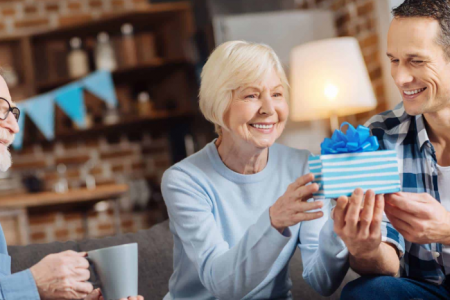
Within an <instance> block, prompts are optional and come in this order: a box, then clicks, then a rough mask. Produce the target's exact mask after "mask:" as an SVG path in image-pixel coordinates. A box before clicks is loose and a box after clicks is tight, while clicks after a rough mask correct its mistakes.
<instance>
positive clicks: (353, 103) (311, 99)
mask: <svg viewBox="0 0 450 300" xmlns="http://www.w3.org/2000/svg"><path fill="white" fill-rule="evenodd" d="M290 75H291V78H290V79H291V120H292V121H297V122H298V121H308V120H316V119H324V118H329V119H330V121H331V129H332V132H334V130H335V129H338V128H339V124H338V117H342V116H346V115H354V114H357V113H362V112H366V111H370V110H372V109H374V108H375V107H376V106H377V100H376V98H375V95H374V93H373V89H372V85H371V81H370V78H369V74H368V72H367V68H366V65H365V63H364V59H363V56H362V53H361V50H360V48H359V44H358V41H357V40H356V39H355V38H352V37H343V38H332V39H326V40H320V41H315V42H310V43H306V44H303V45H300V46H297V47H295V48H293V49H292V51H291V69H290Z"/></svg>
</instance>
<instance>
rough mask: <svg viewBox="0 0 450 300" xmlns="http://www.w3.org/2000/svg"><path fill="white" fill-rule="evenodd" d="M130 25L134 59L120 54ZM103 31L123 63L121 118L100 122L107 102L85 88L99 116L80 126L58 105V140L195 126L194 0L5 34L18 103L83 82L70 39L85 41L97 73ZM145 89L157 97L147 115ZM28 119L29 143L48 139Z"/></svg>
mask: <svg viewBox="0 0 450 300" xmlns="http://www.w3.org/2000/svg"><path fill="white" fill-rule="evenodd" d="M126 23H129V24H132V26H133V28H134V38H135V42H136V47H137V51H138V53H137V60H136V62H135V63H134V64H124V63H123V62H121V60H123V57H124V56H125V55H128V53H121V52H120V51H117V49H119V50H120V49H121V48H120V42H121V38H122V35H121V26H122V25H123V24H126ZM99 32H107V33H108V34H109V36H110V37H111V41H112V43H113V45H114V46H115V49H116V58H117V62H118V68H117V69H116V70H114V71H113V72H112V74H113V79H114V83H115V86H116V94H117V96H118V99H119V115H120V118H119V121H118V122H117V123H115V124H110V125H105V124H104V123H102V117H103V114H104V111H105V104H104V103H103V102H102V101H100V100H99V99H96V98H95V96H93V95H91V94H89V93H88V92H85V103H86V108H87V110H88V111H89V112H90V113H91V114H92V116H93V120H94V123H93V125H92V127H91V128H89V129H85V130H80V129H77V128H75V126H74V124H73V123H72V122H71V121H70V119H69V118H68V117H67V116H66V115H65V114H64V113H63V112H62V111H61V110H60V109H58V108H57V109H56V114H55V140H58V139H74V138H79V139H85V138H89V137H90V136H95V135H99V134H108V133H113V134H116V135H117V134H119V133H120V132H121V131H126V130H134V129H135V128H140V129H141V130H142V129H144V130H145V129H146V128H147V129H150V128H156V129H157V130H161V131H164V130H167V132H170V131H171V130H172V131H173V128H175V127H177V128H185V127H186V126H189V123H190V122H191V121H192V118H193V116H194V114H195V111H196V101H195V99H196V93H197V90H198V83H197V80H196V75H195V68H194V65H195V63H196V62H195V53H194V50H193V49H194V47H193V46H192V37H193V35H194V23H193V19H192V12H191V6H190V4H189V3H188V2H172V3H160V4H149V5H146V6H143V7H142V8H138V9H134V10H130V11H124V12H123V13H114V14H111V15H106V16H102V17H100V18H98V19H97V20H94V21H91V22H86V23H81V24H77V25H70V26H64V27H59V28H57V29H53V30H46V31H36V32H34V33H32V34H26V35H15V36H3V37H1V38H0V66H2V67H3V68H4V69H5V70H4V71H5V72H4V74H5V75H6V76H8V75H11V70H13V71H12V79H10V82H8V85H9V86H10V91H11V95H12V97H13V100H14V101H16V102H20V100H23V99H27V98H29V97H32V96H36V95H39V94H42V93H45V92H48V91H50V90H53V89H56V88H58V87H61V86H63V85H65V84H68V83H70V82H71V81H73V80H76V79H79V78H70V77H69V72H68V67H67V56H68V53H69V51H70V49H69V40H70V39H71V38H72V37H75V36H76V37H79V38H81V39H82V41H83V49H84V50H85V51H86V52H87V54H88V57H89V67H90V70H91V71H95V63H94V60H95V59H94V52H95V41H96V37H97V34H98V33H99ZM117 45H119V47H116V46H117ZM143 51H144V53H143ZM6 72H9V74H6ZM4 77H5V76H4ZM10 77H11V76H10ZM141 91H145V92H148V93H149V95H150V96H151V100H152V105H153V110H152V112H151V113H146V114H142V113H140V112H139V109H138V108H137V107H138V101H137V94H138V93H139V92H141ZM25 122H26V126H25V128H26V130H25V139H24V145H27V144H32V143H36V142H39V143H48V142H47V141H45V139H44V137H43V136H42V134H41V133H40V132H39V130H37V128H36V127H35V126H34V125H33V124H32V122H31V121H30V120H27V119H26V121H25ZM143 127H144V128H143Z"/></svg>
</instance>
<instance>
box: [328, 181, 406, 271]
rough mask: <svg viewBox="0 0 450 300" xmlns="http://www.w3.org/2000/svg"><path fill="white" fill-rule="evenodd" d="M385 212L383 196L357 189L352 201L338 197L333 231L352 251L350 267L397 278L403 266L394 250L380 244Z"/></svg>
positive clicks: (391, 247)
mask: <svg viewBox="0 0 450 300" xmlns="http://www.w3.org/2000/svg"><path fill="white" fill-rule="evenodd" d="M363 197H364V208H363V209H361V204H362V201H363ZM383 209H384V197H383V195H377V196H375V193H374V192H373V191H371V190H369V191H367V192H366V195H365V196H364V195H363V190H361V189H356V190H355V191H354V192H353V195H352V196H351V197H350V199H348V198H347V197H345V196H342V197H339V199H338V200H337V205H336V207H335V209H334V211H333V216H334V231H335V232H336V234H337V235H339V236H340V237H341V239H342V240H343V241H344V243H345V244H346V246H347V248H348V251H349V252H350V258H349V261H350V267H351V268H352V269H353V270H354V271H356V272H357V273H359V274H360V275H389V276H395V275H396V274H397V272H398V269H399V267H400V260H399V258H398V255H397V252H396V250H395V248H394V247H393V246H391V245H389V244H387V243H382V242H381V221H382V219H383Z"/></svg>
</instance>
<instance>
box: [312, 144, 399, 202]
mask: <svg viewBox="0 0 450 300" xmlns="http://www.w3.org/2000/svg"><path fill="white" fill-rule="evenodd" d="M308 163H309V170H310V172H311V173H313V174H314V182H316V183H317V184H319V186H320V190H319V191H318V192H317V193H315V194H314V197H315V198H338V197H340V196H350V195H351V194H352V193H353V191H354V190H355V189H356V188H361V189H363V190H364V191H367V190H369V189H371V190H373V191H374V192H375V194H385V193H395V192H399V191H400V190H401V188H400V176H399V172H398V160H397V154H396V152H395V151H393V150H387V151H375V152H362V153H348V154H327V155H320V156H310V157H309V160H308Z"/></svg>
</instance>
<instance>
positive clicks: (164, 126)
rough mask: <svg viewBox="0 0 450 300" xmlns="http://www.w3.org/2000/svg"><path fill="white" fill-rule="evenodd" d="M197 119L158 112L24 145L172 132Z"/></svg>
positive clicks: (184, 113) (189, 114)
mask: <svg viewBox="0 0 450 300" xmlns="http://www.w3.org/2000/svg"><path fill="white" fill-rule="evenodd" d="M194 117H195V114H194V112H190V111H162V110H161V111H156V112H154V113H153V114H151V115H147V116H139V115H136V116H125V117H123V118H121V119H120V121H119V122H117V123H115V124H100V125H95V126H93V127H91V128H88V129H67V130H64V131H63V130H61V131H59V132H56V133H55V139H54V140H52V141H48V140H47V139H45V137H44V136H42V135H41V134H40V135H39V136H36V137H35V138H33V139H32V138H29V139H26V140H24V145H25V146H26V145H29V144H34V143H40V144H52V143H54V142H55V141H73V140H86V139H89V138H92V137H98V136H100V135H105V136H107V135H120V134H121V133H126V132H136V131H139V130H141V131H142V130H148V131H150V130H151V129H154V128H155V126H157V128H158V132H164V131H168V130H170V128H171V127H172V126H175V125H176V124H179V123H180V122H183V123H190V122H191V121H192V120H193V118H194Z"/></svg>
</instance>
